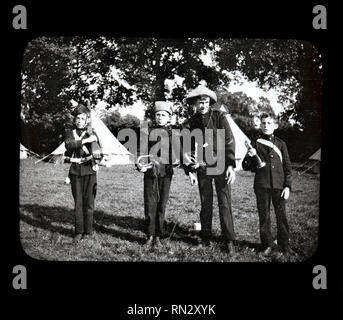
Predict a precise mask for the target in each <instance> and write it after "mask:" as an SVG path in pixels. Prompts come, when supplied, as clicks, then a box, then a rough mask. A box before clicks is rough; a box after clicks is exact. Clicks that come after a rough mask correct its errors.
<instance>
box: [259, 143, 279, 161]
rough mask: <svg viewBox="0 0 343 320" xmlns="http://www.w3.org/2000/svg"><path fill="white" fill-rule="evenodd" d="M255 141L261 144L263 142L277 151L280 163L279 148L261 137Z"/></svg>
mask: <svg viewBox="0 0 343 320" xmlns="http://www.w3.org/2000/svg"><path fill="white" fill-rule="evenodd" d="M256 142H259V143H261V144H264V145H265V146H268V147H270V148H272V149H273V150H274V151H275V152H276V153H277V155H278V156H279V158H280V160H281V163H282V153H281V151H280V149H279V148H278V147H277V146H276V145H275V144H274V143H273V142H271V141H268V140H265V139H262V138H259V139H257V140H256Z"/></svg>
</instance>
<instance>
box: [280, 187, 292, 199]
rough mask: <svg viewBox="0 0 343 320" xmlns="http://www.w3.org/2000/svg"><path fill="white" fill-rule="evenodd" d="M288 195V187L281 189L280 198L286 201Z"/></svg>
mask: <svg viewBox="0 0 343 320" xmlns="http://www.w3.org/2000/svg"><path fill="white" fill-rule="evenodd" d="M289 193H290V190H289V188H288V187H285V188H283V190H282V192H281V198H284V199H285V200H287V199H288V198H289Z"/></svg>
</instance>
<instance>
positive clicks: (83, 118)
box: [75, 113, 88, 129]
mask: <svg viewBox="0 0 343 320" xmlns="http://www.w3.org/2000/svg"><path fill="white" fill-rule="evenodd" d="M87 120H88V117H87V114H85V113H80V114H78V115H77V116H76V117H75V126H76V128H77V129H83V128H84V127H85V126H86V124H87Z"/></svg>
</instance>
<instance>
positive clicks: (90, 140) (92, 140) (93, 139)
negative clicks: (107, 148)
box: [82, 134, 98, 144]
mask: <svg viewBox="0 0 343 320" xmlns="http://www.w3.org/2000/svg"><path fill="white" fill-rule="evenodd" d="M96 141H98V139H97V137H96V135H94V134H92V135H90V136H89V137H88V138H86V139H82V144H85V143H91V142H96Z"/></svg>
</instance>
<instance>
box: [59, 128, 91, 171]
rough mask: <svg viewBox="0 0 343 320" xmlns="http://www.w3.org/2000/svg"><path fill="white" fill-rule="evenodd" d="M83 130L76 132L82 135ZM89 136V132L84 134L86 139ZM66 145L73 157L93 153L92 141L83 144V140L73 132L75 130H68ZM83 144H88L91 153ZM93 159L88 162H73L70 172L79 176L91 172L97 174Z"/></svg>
mask: <svg viewBox="0 0 343 320" xmlns="http://www.w3.org/2000/svg"><path fill="white" fill-rule="evenodd" d="M81 132H82V131H81V130H76V133H77V134H78V135H79V136H80V135H81ZM87 137H88V134H87V133H86V134H85V135H84V137H83V138H84V139H85V138H87ZM65 146H66V149H67V153H68V154H70V155H71V156H72V157H73V158H81V157H86V156H89V155H90V154H91V150H92V149H91V143H86V144H84V145H82V143H81V140H76V139H75V137H74V134H73V130H67V131H66V134H65ZM83 146H86V148H87V149H88V151H89V154H87V153H86V152H85V151H84V150H83V148H82V147H83ZM93 164H94V163H93V160H92V159H91V160H89V161H87V162H84V163H82V164H77V163H72V164H71V166H70V170H69V174H72V175H77V176H86V175H90V174H95V173H96V171H94V170H93V169H92V166H93Z"/></svg>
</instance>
